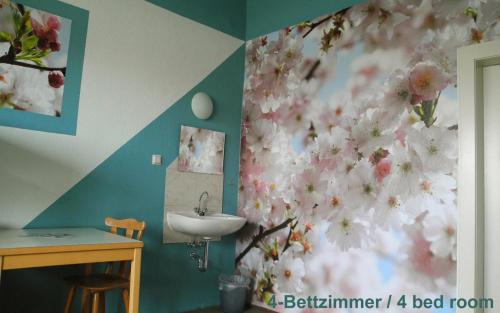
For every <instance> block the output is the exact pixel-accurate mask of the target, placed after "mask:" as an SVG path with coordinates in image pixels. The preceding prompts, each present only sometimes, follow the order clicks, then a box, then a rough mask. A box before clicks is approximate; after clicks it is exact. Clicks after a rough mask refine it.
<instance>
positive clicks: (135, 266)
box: [128, 248, 142, 313]
mask: <svg viewBox="0 0 500 313" xmlns="http://www.w3.org/2000/svg"><path fill="white" fill-rule="evenodd" d="M141 250H142V249H140V248H136V249H134V259H133V260H132V264H131V266H130V299H129V306H128V307H129V310H130V311H129V312H128V313H139V288H140V284H141Z"/></svg>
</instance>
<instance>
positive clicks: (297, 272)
mask: <svg viewBox="0 0 500 313" xmlns="http://www.w3.org/2000/svg"><path fill="white" fill-rule="evenodd" d="M275 274H276V281H277V284H278V286H279V289H280V290H282V291H283V292H288V293H292V294H296V293H300V292H302V290H303V288H304V284H303V282H302V278H303V277H304V275H305V267H304V261H302V259H300V258H296V257H294V256H293V254H292V253H291V252H290V251H287V252H285V253H284V254H282V255H281V257H280V259H279V261H278V263H277V264H276V267H275Z"/></svg>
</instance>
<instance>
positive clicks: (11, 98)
mask: <svg viewBox="0 0 500 313" xmlns="http://www.w3.org/2000/svg"><path fill="white" fill-rule="evenodd" d="M87 22H88V12H87V11H85V10H82V9H79V8H76V7H73V6H70V5H67V4H65V3H62V2H58V1H43V2H41V1H30V0H21V1H11V0H0V125H4V126H11V127H19V128H27V129H34V130H41V131H49V132H57V133H64V134H75V133H76V120H77V113H78V101H79V91H80V80H81V71H82V66H83V55H84V46H85V37H86V29H87Z"/></svg>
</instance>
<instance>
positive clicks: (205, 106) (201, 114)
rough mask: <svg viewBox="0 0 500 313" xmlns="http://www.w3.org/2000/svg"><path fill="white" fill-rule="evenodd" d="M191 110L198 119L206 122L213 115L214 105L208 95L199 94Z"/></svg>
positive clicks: (192, 101)
mask: <svg viewBox="0 0 500 313" xmlns="http://www.w3.org/2000/svg"><path fill="white" fill-rule="evenodd" d="M191 109H192V110H193V114H194V115H195V116H196V117H197V118H199V119H202V120H206V119H208V118H209V117H210V115H212V112H213V110H214V104H213V102H212V99H210V97H209V96H208V95H207V94H206V93H204V92H198V93H197V94H195V95H194V96H193V99H192V100H191Z"/></svg>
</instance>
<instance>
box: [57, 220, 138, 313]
mask: <svg viewBox="0 0 500 313" xmlns="http://www.w3.org/2000/svg"><path fill="white" fill-rule="evenodd" d="M104 223H105V224H106V225H107V226H109V227H111V232H112V233H113V234H120V232H121V231H122V230H123V231H124V235H125V236H126V237H128V238H134V232H136V236H135V239H137V240H141V239H142V233H143V231H144V229H145V228H146V223H145V222H139V221H137V220H135V219H124V220H116V219H113V218H111V217H106V219H105V220H104ZM118 263H119V268H118V272H117V273H113V263H109V264H108V265H107V267H106V270H105V272H104V273H100V274H92V273H91V264H87V265H86V268H85V275H77V276H70V277H67V278H66V281H67V282H68V283H69V284H70V285H71V289H70V291H69V294H68V298H67V300H66V306H65V307H64V313H70V312H71V306H72V304H73V299H74V296H75V293H76V290H77V288H81V289H82V290H83V294H82V312H83V313H88V311H89V309H90V307H91V308H92V313H99V312H100V313H105V306H106V300H105V293H106V292H107V291H111V290H116V289H121V291H122V300H123V304H124V306H125V312H127V313H128V303H129V289H130V280H129V276H130V270H129V263H130V262H127V261H122V262H118Z"/></svg>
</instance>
